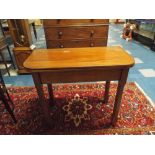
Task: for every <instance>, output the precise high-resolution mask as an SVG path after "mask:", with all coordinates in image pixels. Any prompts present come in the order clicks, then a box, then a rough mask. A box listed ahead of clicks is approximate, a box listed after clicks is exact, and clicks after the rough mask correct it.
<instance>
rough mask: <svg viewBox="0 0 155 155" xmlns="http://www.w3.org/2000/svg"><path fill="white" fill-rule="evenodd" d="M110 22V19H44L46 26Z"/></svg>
mask: <svg viewBox="0 0 155 155" xmlns="http://www.w3.org/2000/svg"><path fill="white" fill-rule="evenodd" d="M91 23H97V24H108V23H109V19H44V20H43V24H44V26H56V25H74V24H77V25H79V24H91Z"/></svg>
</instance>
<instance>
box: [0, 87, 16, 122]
mask: <svg viewBox="0 0 155 155" xmlns="http://www.w3.org/2000/svg"><path fill="white" fill-rule="evenodd" d="M0 96H1V100H2V102H3V103H4V105H5V108H6V110H7V111H8V112H9V114H10V115H11V117H12V119H13V121H14V123H17V120H16V118H15V115H14V113H13V111H12V110H11V108H10V106H9V104H8V101H7V99H6V97H5V95H4V93H3V91H2V90H1V88H0Z"/></svg>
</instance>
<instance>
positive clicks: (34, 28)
mask: <svg viewBox="0 0 155 155" xmlns="http://www.w3.org/2000/svg"><path fill="white" fill-rule="evenodd" d="M32 27H33V32H34V36H35V38H36V40H37V31H36V27H35V23H34V22H33V23H32Z"/></svg>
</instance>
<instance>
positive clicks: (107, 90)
mask: <svg viewBox="0 0 155 155" xmlns="http://www.w3.org/2000/svg"><path fill="white" fill-rule="evenodd" d="M109 88H110V81H106V85H105V93H104V101H103V102H104V103H105V104H107V103H108V99H109Z"/></svg>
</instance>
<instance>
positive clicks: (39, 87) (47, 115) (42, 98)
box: [32, 73, 51, 126]
mask: <svg viewBox="0 0 155 155" xmlns="http://www.w3.org/2000/svg"><path fill="white" fill-rule="evenodd" d="M32 76H33V80H34V84H35V87H36V89H37V93H38V97H39V101H40V104H41V106H42V108H43V111H44V117H45V121H46V123H47V124H48V125H49V126H50V123H51V121H50V111H49V104H48V103H47V102H46V101H45V96H44V91H43V86H42V83H41V80H40V76H39V73H33V74H32Z"/></svg>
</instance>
